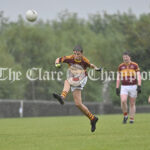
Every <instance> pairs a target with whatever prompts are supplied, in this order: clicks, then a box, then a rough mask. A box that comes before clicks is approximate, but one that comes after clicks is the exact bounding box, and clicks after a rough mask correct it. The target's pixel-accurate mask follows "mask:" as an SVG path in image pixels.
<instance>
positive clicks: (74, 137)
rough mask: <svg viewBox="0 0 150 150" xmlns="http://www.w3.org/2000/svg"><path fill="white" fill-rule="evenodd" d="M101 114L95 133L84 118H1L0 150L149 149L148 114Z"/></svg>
mask: <svg viewBox="0 0 150 150" xmlns="http://www.w3.org/2000/svg"><path fill="white" fill-rule="evenodd" d="M135 121H136V122H135V123H134V124H129V123H128V124H126V125H123V124H122V115H101V116H99V121H98V124H97V130H96V132H94V133H91V131H90V124H89V121H88V119H87V118H86V117H84V116H78V117H76V116H74V117H41V118H18V119H0V150H149V149H150V114H136V118H135Z"/></svg>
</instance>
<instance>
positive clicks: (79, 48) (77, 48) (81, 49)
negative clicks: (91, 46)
mask: <svg viewBox="0 0 150 150" xmlns="http://www.w3.org/2000/svg"><path fill="white" fill-rule="evenodd" d="M73 51H80V52H81V53H83V48H82V47H81V46H80V45H76V46H75V47H74V48H73Z"/></svg>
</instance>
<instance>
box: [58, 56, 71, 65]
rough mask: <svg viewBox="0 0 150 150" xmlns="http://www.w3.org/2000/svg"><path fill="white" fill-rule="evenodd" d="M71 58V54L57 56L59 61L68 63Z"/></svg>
mask: <svg viewBox="0 0 150 150" xmlns="http://www.w3.org/2000/svg"><path fill="white" fill-rule="evenodd" d="M72 59H73V55H70V56H63V57H60V58H59V61H60V62H61V63H69V62H70V61H71V60H72Z"/></svg>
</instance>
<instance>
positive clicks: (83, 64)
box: [53, 45, 101, 132]
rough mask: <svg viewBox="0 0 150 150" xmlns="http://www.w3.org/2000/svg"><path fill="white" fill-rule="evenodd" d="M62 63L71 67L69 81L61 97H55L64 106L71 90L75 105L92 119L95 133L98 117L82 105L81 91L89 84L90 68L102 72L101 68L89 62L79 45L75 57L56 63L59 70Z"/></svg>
mask: <svg viewBox="0 0 150 150" xmlns="http://www.w3.org/2000/svg"><path fill="white" fill-rule="evenodd" d="M61 63H67V64H68V65H69V69H68V71H67V80H65V82H64V88H63V90H62V93H61V95H59V94H56V93H53V96H54V98H56V99H57V100H58V101H59V103H60V104H62V105H63V104H64V100H65V99H66V96H67V94H68V92H69V91H70V88H71V91H72V94H73V99H74V102H75V105H76V106H77V107H78V108H79V109H80V110H81V112H82V113H83V114H84V115H86V116H87V117H88V118H89V119H90V122H91V132H94V131H95V129H96V123H97V121H98V117H96V116H94V115H93V114H92V113H91V112H90V111H89V109H88V108H87V107H86V106H85V105H84V104H83V103H82V98H81V90H83V88H84V86H85V85H86V82H87V71H86V69H87V68H88V67H89V68H93V69H95V70H96V71H101V68H97V67H96V66H95V65H93V64H90V62H89V60H88V59H87V58H86V57H84V56H83V49H82V47H81V46H79V45H77V46H75V47H74V49H73V55H70V56H64V57H60V58H57V59H56V61H55V66H56V67H58V68H59V67H61Z"/></svg>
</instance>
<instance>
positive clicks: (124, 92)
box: [116, 52, 141, 124]
mask: <svg viewBox="0 0 150 150" xmlns="http://www.w3.org/2000/svg"><path fill="white" fill-rule="evenodd" d="M120 81H121V91H120V89H119V86H120ZM139 93H141V75H140V69H139V66H138V64H137V63H135V62H133V61H131V58H130V55H129V53H128V52H125V53H123V63H121V64H120V65H119V67H118V74H117V81H116V94H117V95H118V96H120V98H121V108H122V112H123V115H124V118H123V123H124V124H125V123H127V120H128V106H127V99H128V97H129V115H130V123H134V116H135V111H136V106H135V103H136V97H137V94H139Z"/></svg>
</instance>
